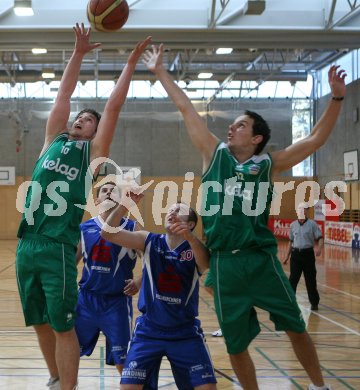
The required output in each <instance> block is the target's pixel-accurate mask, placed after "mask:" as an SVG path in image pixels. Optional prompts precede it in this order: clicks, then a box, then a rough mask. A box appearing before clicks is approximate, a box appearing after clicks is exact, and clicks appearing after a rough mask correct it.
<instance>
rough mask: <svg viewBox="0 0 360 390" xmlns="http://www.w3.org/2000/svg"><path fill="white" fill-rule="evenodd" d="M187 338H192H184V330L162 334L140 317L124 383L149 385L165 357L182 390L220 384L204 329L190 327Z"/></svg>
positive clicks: (123, 375) (128, 357) (124, 375)
mask: <svg viewBox="0 0 360 390" xmlns="http://www.w3.org/2000/svg"><path fill="white" fill-rule="evenodd" d="M179 334H180V337H179V336H178V335H179ZM187 334H188V337H187V338H183V335H184V329H183V328H182V329H181V330H180V331H179V332H177V331H174V330H169V331H166V330H164V329H162V330H159V329H158V328H155V327H154V326H152V325H150V324H149V323H148V322H147V321H146V320H144V316H142V317H139V318H138V319H137V323H136V326H135V330H134V334H133V338H132V340H131V342H130V348H129V351H128V355H127V358H126V361H125V364H124V369H123V372H122V376H121V383H122V384H144V385H146V383H147V381H148V380H149V378H150V377H151V376H152V375H154V372H155V371H156V370H158V369H159V367H160V364H161V360H162V358H163V357H165V356H166V357H167V359H168V360H169V362H170V365H171V370H172V372H173V375H174V379H175V382H176V386H177V388H178V389H180V390H192V389H193V388H194V387H197V386H201V385H204V384H208V383H216V379H215V372H214V367H213V364H212V361H211V358H210V354H209V351H208V348H207V345H206V342H205V338H204V335H203V332H202V330H201V328H200V327H199V326H197V325H190V326H189V329H188V332H187Z"/></svg>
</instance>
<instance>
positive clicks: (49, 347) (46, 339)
mask: <svg viewBox="0 0 360 390" xmlns="http://www.w3.org/2000/svg"><path fill="white" fill-rule="evenodd" d="M34 329H35V332H36V334H37V338H38V341H39V345H40V349H41V352H42V354H43V355H44V359H45V362H46V365H47V367H48V370H49V373H50V376H51V377H52V378H59V371H58V368H57V365H56V360H55V348H56V338H55V334H54V331H53V330H52V328H51V327H50V325H49V324H43V325H34Z"/></svg>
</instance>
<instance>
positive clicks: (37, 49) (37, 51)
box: [31, 47, 47, 54]
mask: <svg viewBox="0 0 360 390" xmlns="http://www.w3.org/2000/svg"><path fill="white" fill-rule="evenodd" d="M31 51H32V53H33V54H45V53H47V50H46V49H45V47H34V48H32V49H31Z"/></svg>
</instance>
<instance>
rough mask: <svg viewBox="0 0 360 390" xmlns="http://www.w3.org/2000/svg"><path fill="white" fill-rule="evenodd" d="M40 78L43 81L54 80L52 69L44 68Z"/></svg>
mask: <svg viewBox="0 0 360 390" xmlns="http://www.w3.org/2000/svg"><path fill="white" fill-rule="evenodd" d="M41 77H42V78H43V79H54V78H55V72H54V69H53V68H44V69H43V71H42V73H41Z"/></svg>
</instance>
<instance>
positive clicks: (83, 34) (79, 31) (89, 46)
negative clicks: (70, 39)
mask: <svg viewBox="0 0 360 390" xmlns="http://www.w3.org/2000/svg"><path fill="white" fill-rule="evenodd" d="M73 30H74V31H75V36H76V41H75V51H77V52H79V53H82V54H86V53H88V52H89V51H91V50H93V49H96V48H97V47H99V46H101V43H90V42H89V39H90V32H91V28H90V27H89V28H88V29H86V28H85V27H84V23H81V26H80V25H79V23H76V26H75V27H73Z"/></svg>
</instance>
